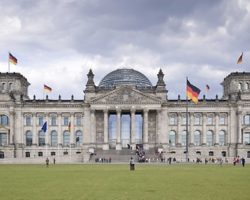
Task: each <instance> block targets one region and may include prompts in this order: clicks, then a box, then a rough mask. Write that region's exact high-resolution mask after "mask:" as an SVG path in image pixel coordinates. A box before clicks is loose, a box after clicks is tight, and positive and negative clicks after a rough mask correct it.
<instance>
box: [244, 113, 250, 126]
mask: <svg viewBox="0 0 250 200" xmlns="http://www.w3.org/2000/svg"><path fill="white" fill-rule="evenodd" d="M244 124H245V125H249V124H250V115H245V116H244Z"/></svg>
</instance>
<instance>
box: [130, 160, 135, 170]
mask: <svg viewBox="0 0 250 200" xmlns="http://www.w3.org/2000/svg"><path fill="white" fill-rule="evenodd" d="M129 165H130V170H135V163H134V158H133V157H131V158H130V161H129Z"/></svg>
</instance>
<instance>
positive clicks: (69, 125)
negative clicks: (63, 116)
mask: <svg viewBox="0 0 250 200" xmlns="http://www.w3.org/2000/svg"><path fill="white" fill-rule="evenodd" d="M68 130H69V132H71V122H69V124H68Z"/></svg>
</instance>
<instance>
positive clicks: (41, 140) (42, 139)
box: [38, 131, 45, 146]
mask: <svg viewBox="0 0 250 200" xmlns="http://www.w3.org/2000/svg"><path fill="white" fill-rule="evenodd" d="M38 145H39V146H44V145H45V133H44V132H43V131H39V132H38Z"/></svg>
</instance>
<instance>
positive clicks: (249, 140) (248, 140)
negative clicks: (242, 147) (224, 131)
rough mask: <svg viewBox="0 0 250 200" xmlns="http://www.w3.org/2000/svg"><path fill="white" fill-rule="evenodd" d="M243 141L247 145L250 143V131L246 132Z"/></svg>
mask: <svg viewBox="0 0 250 200" xmlns="http://www.w3.org/2000/svg"><path fill="white" fill-rule="evenodd" d="M243 143H244V144H246V145H250V133H244V135H243Z"/></svg>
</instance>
